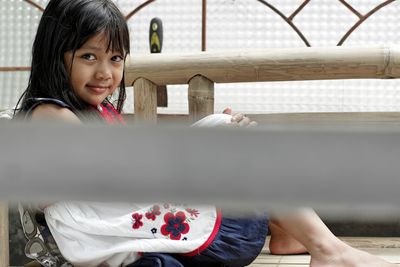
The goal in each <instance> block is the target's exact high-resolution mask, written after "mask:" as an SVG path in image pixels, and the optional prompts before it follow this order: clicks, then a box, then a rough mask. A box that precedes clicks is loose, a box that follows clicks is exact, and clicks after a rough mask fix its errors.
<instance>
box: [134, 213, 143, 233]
mask: <svg viewBox="0 0 400 267" xmlns="http://www.w3.org/2000/svg"><path fill="white" fill-rule="evenodd" d="M142 217H143V215H142V214H139V213H134V214H132V219H133V224H132V228H133V229H139V228H140V227H142V226H143V222H142Z"/></svg>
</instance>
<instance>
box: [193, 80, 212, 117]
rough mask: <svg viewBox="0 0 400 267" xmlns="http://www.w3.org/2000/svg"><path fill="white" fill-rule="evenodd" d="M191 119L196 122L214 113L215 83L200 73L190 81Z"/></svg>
mask: <svg viewBox="0 0 400 267" xmlns="http://www.w3.org/2000/svg"><path fill="white" fill-rule="evenodd" d="M188 101H189V120H190V121H191V122H195V121H197V120H200V119H202V118H204V117H206V116H207V115H210V114H213V113H214V83H213V82H212V81H210V80H208V79H207V78H205V77H202V76H200V75H196V76H194V77H193V78H192V79H191V80H190V81H189V92H188Z"/></svg>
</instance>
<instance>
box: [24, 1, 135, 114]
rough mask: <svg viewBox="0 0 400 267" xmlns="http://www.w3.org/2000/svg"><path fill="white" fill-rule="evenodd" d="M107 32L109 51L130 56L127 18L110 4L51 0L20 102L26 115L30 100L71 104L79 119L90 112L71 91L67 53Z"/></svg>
mask: <svg viewBox="0 0 400 267" xmlns="http://www.w3.org/2000/svg"><path fill="white" fill-rule="evenodd" d="M101 32H104V33H105V35H106V36H107V38H108V48H107V49H111V50H115V51H119V52H120V53H121V54H122V55H127V54H129V51H130V50H129V46H130V44H129V31H128V26H127V24H126V21H125V18H124V16H123V15H122V13H121V12H120V11H119V9H118V8H117V7H116V6H115V4H114V3H113V2H112V1H111V0H50V1H49V3H48V5H47V7H46V9H45V11H44V12H43V15H42V18H41V20H40V23H39V26H38V30H37V33H36V37H35V41H34V43H33V47H32V65H31V74H30V77H29V83H28V87H27V89H26V90H25V92H24V93H23V95H22V96H21V98H20V100H19V101H18V104H17V108H18V106H19V103H20V102H21V104H20V108H19V109H18V110H22V111H24V109H25V108H26V107H27V105H28V102H29V99H32V98H55V99H58V100H61V101H63V102H65V103H66V104H68V105H69V106H70V107H71V108H72V109H73V111H74V112H75V113H76V114H77V115H78V116H80V117H84V115H82V114H83V112H82V111H84V110H86V109H87V108H88V104H87V103H85V102H84V101H83V100H81V99H80V98H79V97H78V96H77V95H76V94H75V93H74V91H73V90H72V87H71V84H70V79H69V75H68V71H67V70H66V68H65V66H64V53H66V52H68V51H72V52H73V54H74V53H75V51H76V50H77V49H79V48H80V47H82V46H83V44H84V43H85V42H86V41H88V40H89V39H90V38H91V37H94V36H95V35H97V34H99V33H101ZM125 94H126V93H125V83H124V76H123V77H122V81H121V84H120V88H119V93H118V98H117V100H116V109H117V110H118V111H119V112H121V109H122V106H123V103H124V100H125ZM105 101H109V99H106V100H105Z"/></svg>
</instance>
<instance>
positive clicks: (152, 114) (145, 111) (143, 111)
mask: <svg viewBox="0 0 400 267" xmlns="http://www.w3.org/2000/svg"><path fill="white" fill-rule="evenodd" d="M133 87H134V98H135V99H134V109H135V118H136V119H137V121H140V122H147V123H156V122H157V86H156V85H155V84H154V83H152V82H150V81H148V80H146V79H142V78H140V79H138V80H136V81H135V82H134V84H133Z"/></svg>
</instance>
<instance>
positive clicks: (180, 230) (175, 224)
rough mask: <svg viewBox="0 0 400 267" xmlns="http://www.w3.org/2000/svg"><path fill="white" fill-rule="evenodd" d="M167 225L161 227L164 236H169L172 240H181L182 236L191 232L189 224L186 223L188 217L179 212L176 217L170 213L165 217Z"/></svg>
mask: <svg viewBox="0 0 400 267" xmlns="http://www.w3.org/2000/svg"><path fill="white" fill-rule="evenodd" d="M164 221H165V224H164V225H163V226H162V227H161V233H162V234H163V235H166V236H167V235H169V237H170V238H171V239H172V240H180V239H181V235H182V234H186V233H188V232H189V229H190V227H189V224H187V223H186V215H185V213H184V212H182V211H179V212H177V213H176V214H175V215H174V214H173V213H172V212H168V213H166V214H165V215H164Z"/></svg>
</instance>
